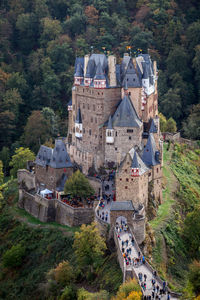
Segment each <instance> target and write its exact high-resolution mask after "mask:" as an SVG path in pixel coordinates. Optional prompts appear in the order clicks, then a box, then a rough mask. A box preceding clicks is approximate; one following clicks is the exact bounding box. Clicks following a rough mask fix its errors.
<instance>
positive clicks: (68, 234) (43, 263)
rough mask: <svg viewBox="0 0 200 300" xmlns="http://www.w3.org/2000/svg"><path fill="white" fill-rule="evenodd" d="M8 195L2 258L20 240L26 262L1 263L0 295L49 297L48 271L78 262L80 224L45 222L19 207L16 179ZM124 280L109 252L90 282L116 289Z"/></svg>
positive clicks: (1, 219) (0, 229) (1, 221)
mask: <svg viewBox="0 0 200 300" xmlns="http://www.w3.org/2000/svg"><path fill="white" fill-rule="evenodd" d="M5 196H6V197H5V199H7V203H6V204H5V206H4V209H3V210H1V213H0V258H1V257H2V255H3V253H5V251H6V250H8V249H10V248H11V247H12V245H17V244H19V243H20V244H21V245H22V246H25V249H26V253H25V257H24V259H23V264H22V265H21V266H20V267H18V268H16V269H13V270H8V269H5V268H3V266H2V265H0V299H22V300H23V299H31V298H32V299H45V297H44V288H43V283H44V282H45V281H46V273H47V272H48V271H49V270H50V269H51V268H54V267H55V266H56V265H57V264H58V263H59V262H61V261H63V260H69V261H70V263H71V264H72V265H73V266H74V267H75V266H76V264H75V257H74V253H73V248H72V244H73V239H74V232H75V231H76V230H78V228H70V227H67V226H62V225H59V224H56V223H42V222H40V221H38V220H37V219H35V218H34V217H32V216H30V215H29V214H27V213H26V212H24V211H23V210H20V209H18V208H17V206H16V201H17V184H16V182H12V183H9V187H8V189H7V190H6V191H5ZM8 204H9V205H8ZM121 282H122V273H121V269H120V268H119V265H118V263H117V260H116V257H115V255H107V256H106V257H105V261H104V263H103V265H102V267H101V268H100V269H99V274H98V278H96V279H95V280H93V281H91V282H90V283H89V284H88V283H87V286H88V287H89V288H90V289H91V290H98V289H99V288H101V289H102V288H103V289H107V290H108V291H109V292H111V293H113V292H114V293H115V292H116V290H117V289H118V287H119V285H120V284H121ZM83 285H84V283H83ZM78 286H79V287H80V286H81V282H78Z"/></svg>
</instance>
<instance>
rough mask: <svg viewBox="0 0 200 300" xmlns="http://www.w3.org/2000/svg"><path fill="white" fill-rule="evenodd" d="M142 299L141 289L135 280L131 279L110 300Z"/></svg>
mask: <svg viewBox="0 0 200 300" xmlns="http://www.w3.org/2000/svg"><path fill="white" fill-rule="evenodd" d="M140 299H142V292H141V287H140V285H139V284H138V283H137V281H136V279H135V278H134V279H131V280H129V281H127V282H125V283H123V284H122V285H121V286H120V287H119V290H118V292H117V295H116V296H115V297H113V298H112V300H140Z"/></svg>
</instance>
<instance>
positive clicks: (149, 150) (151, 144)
mask: <svg viewBox="0 0 200 300" xmlns="http://www.w3.org/2000/svg"><path fill="white" fill-rule="evenodd" d="M156 152H157V150H156V143H155V140H154V137H153V133H149V137H148V140H147V144H146V147H145V148H144V151H143V154H142V160H143V161H144V163H145V164H146V165H147V166H156V165H158V164H159V163H160V162H159V161H157V160H156V158H155V154H156Z"/></svg>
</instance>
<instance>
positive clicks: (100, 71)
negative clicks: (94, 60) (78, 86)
mask: <svg viewBox="0 0 200 300" xmlns="http://www.w3.org/2000/svg"><path fill="white" fill-rule="evenodd" d="M94 79H99V80H105V79H106V78H105V75H104V72H103V69H102V66H101V63H100V62H99V63H98V65H97V69H96V74H95V76H94Z"/></svg>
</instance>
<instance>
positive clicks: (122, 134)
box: [105, 126, 143, 163]
mask: <svg viewBox="0 0 200 300" xmlns="http://www.w3.org/2000/svg"><path fill="white" fill-rule="evenodd" d="M128 130H133V132H130V133H129V132H127V131H128ZM142 132H143V126H142V127H141V128H132V127H131V128H130V127H125V128H124V127H116V128H115V138H114V144H106V143H105V162H109V161H114V162H116V163H117V162H118V161H119V160H120V162H121V161H122V160H123V159H124V158H125V156H126V154H127V153H128V152H129V151H130V149H131V148H133V147H135V146H136V147H139V146H140V145H141V142H142Z"/></svg>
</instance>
